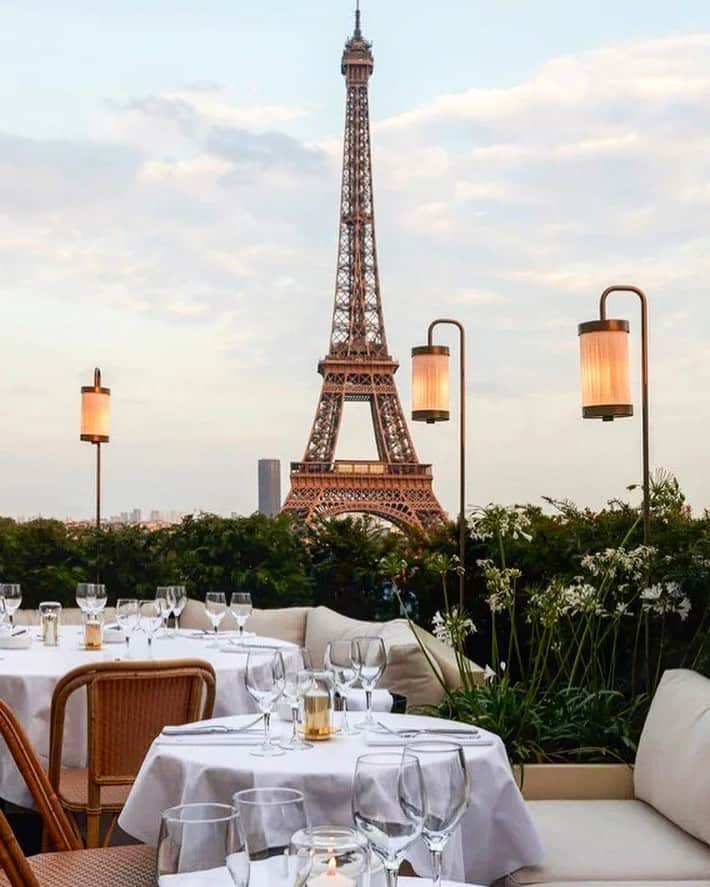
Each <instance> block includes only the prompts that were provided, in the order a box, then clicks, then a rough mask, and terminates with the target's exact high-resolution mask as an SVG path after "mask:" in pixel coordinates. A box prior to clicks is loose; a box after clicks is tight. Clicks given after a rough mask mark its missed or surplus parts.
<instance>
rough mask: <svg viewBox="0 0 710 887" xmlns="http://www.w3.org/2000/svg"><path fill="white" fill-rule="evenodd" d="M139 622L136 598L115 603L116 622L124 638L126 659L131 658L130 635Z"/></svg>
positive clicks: (139, 615)
mask: <svg viewBox="0 0 710 887" xmlns="http://www.w3.org/2000/svg"><path fill="white" fill-rule="evenodd" d="M140 621H141V614H140V610H139V607H138V600H137V598H119V599H118V600H117V601H116V622H117V623H118V624H119V625H120V626H121V628H122V629H123V633H124V635H125V638H126V659H130V658H131V635H132V634H133V632H134V631H135V630H136V628H137V627H138V625H139V624H140Z"/></svg>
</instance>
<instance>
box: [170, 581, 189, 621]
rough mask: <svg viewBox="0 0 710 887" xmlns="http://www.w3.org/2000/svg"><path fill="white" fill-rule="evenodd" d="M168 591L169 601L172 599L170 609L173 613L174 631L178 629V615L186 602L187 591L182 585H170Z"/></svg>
mask: <svg viewBox="0 0 710 887" xmlns="http://www.w3.org/2000/svg"><path fill="white" fill-rule="evenodd" d="M170 589H171V591H170V592H169V597H168V600H169V601H171V602H172V601H174V603H173V604H172V610H173V613H174V614H175V631H176V632H178V631H180V615H181V613H182V611H183V610H184V609H185V605H186V604H187V591H186V590H185V586H184V585H171V586H170Z"/></svg>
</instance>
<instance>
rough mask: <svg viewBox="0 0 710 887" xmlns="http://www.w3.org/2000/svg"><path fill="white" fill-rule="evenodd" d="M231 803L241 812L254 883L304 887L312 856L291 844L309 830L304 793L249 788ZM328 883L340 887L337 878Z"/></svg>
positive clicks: (281, 789)
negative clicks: (295, 838)
mask: <svg viewBox="0 0 710 887" xmlns="http://www.w3.org/2000/svg"><path fill="white" fill-rule="evenodd" d="M232 802H233V803H234V806H235V807H236V808H237V810H238V811H239V820H240V824H241V828H242V833H243V834H244V838H245V842H246V850H247V854H248V856H249V863H250V868H251V874H252V879H253V881H254V883H255V884H264V885H268V887H303V885H305V883H306V881H307V879H308V876H309V874H310V871H311V866H312V864H313V857H312V853H311V852H310V849H309V848H306V847H303V846H300V845H298V844H296V843H294V842H292V841H291V838H292V836H295V835H296V834H297V833H300V834H301V836H302V835H303V832H304V831H305V832H306V833H308V832H309V831H310V823H309V821H308V814H307V813H306V807H305V803H304V800H303V794H302V793H301V792H299V791H297V790H296V789H293V788H249V789H245V790H244V791H241V792H237V793H236V795H234V797H233V798H232ZM327 880H328V882H330V880H333V887H337V882H336V881H335V879H331V878H330V877H329V878H328V879H327ZM311 883H314V882H311ZM340 883H343V881H342V880H341V881H340ZM349 883H352V882H349Z"/></svg>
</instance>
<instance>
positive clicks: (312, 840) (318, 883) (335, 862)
mask: <svg viewBox="0 0 710 887" xmlns="http://www.w3.org/2000/svg"><path fill="white" fill-rule="evenodd" d="M291 846H292V848H296V849H299V850H303V851H304V852H307V853H309V854H310V855H311V859H312V866H311V872H310V875H309V876H308V880H307V881H306V885H307V887H367V884H368V883H369V872H370V850H369V848H368V845H367V841H366V839H365V838H364V837H363V835H361V834H360V833H359V832H357V831H356V830H355V829H354V828H343V827H342V826H338V825H321V826H318V827H317V828H311V829H302V830H301V831H298V832H296V834H295V835H294V836H293V837H292V838H291Z"/></svg>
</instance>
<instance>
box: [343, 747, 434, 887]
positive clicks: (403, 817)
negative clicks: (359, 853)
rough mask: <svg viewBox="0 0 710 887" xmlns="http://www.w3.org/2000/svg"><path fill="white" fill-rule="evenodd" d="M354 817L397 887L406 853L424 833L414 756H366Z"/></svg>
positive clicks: (357, 779)
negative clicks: (398, 874)
mask: <svg viewBox="0 0 710 887" xmlns="http://www.w3.org/2000/svg"><path fill="white" fill-rule="evenodd" d="M352 809H353V820H354V822H355V825H356V826H357V827H358V829H360V831H361V832H362V833H363V835H364V836H365V837H366V838H367V840H368V842H369V844H370V847H371V848H372V850H373V851H374V853H375V855H376V856H378V857H379V858H380V859H381V860H382V862H383V864H384V867H385V875H386V878H387V887H397V873H398V872H399V867H400V865H401V863H402V859H403V858H404V852H405V850H406V849H407V847H409V846H410V845H411V844H413V843H414V842H415V841H416V840H417V838H419V836H420V835H421V832H422V827H423V824H424V811H425V796H424V783H423V781H422V773H421V767H420V766H419V761H418V759H417V758H416V757H415V756H414V755H410V754H408V753H407V751H406V749H405V751H404V752H402V753H397V752H383V753H381V754H372V755H363V756H362V757H360V758H358V760H357V763H356V765H355V776H354V778H353V793H352Z"/></svg>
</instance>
